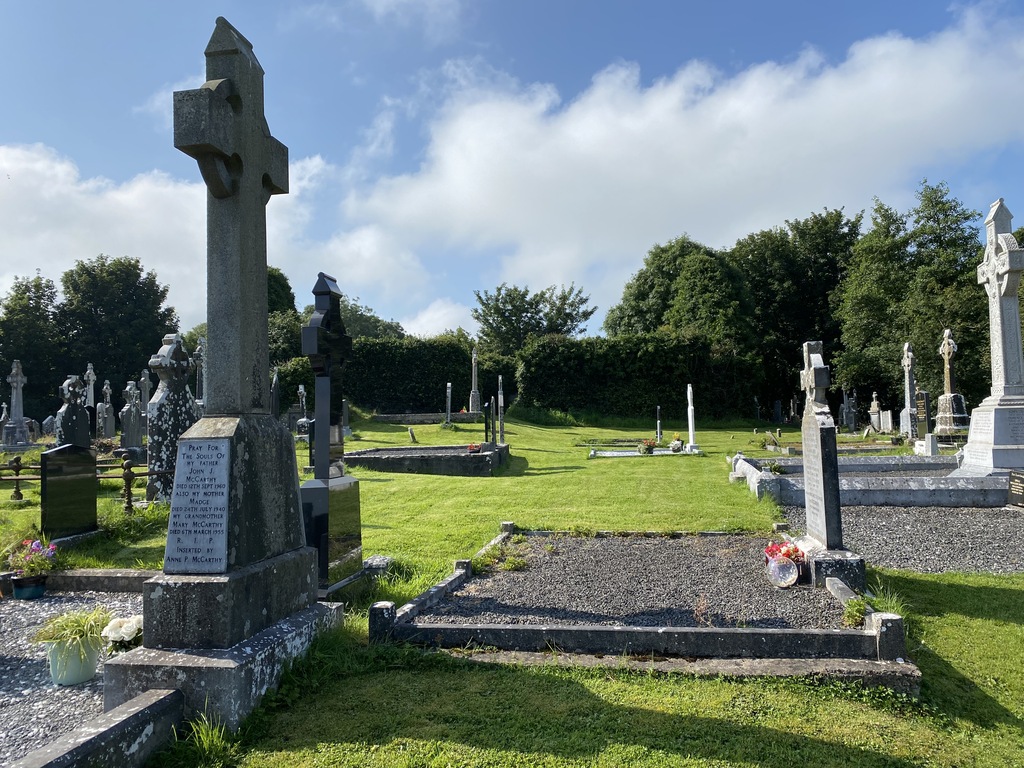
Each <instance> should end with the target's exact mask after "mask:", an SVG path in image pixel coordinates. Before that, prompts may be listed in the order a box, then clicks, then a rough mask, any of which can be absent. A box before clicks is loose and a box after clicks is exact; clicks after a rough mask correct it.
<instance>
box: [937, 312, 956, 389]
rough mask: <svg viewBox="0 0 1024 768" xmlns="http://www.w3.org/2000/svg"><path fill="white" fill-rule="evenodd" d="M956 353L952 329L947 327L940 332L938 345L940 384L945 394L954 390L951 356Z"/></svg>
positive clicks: (954, 381) (954, 378) (954, 382)
mask: <svg viewBox="0 0 1024 768" xmlns="http://www.w3.org/2000/svg"><path fill="white" fill-rule="evenodd" d="M955 354H956V342H955V341H954V340H953V331H952V330H951V329H949V328H947V329H946V330H944V331H943V332H942V344H940V345H939V357H941V358H942V385H943V391H944V392H945V394H947V395H952V394H953V393H954V392H956V377H955V376H954V375H953V356H954V355H955Z"/></svg>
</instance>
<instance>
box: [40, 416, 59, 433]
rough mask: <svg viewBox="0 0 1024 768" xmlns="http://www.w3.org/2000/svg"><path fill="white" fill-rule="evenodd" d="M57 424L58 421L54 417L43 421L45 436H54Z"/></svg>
mask: <svg viewBox="0 0 1024 768" xmlns="http://www.w3.org/2000/svg"><path fill="white" fill-rule="evenodd" d="M56 423H57V419H56V418H54V417H53V416H47V417H46V418H45V419H43V434H44V435H52V434H53V430H54V427H55V425H56Z"/></svg>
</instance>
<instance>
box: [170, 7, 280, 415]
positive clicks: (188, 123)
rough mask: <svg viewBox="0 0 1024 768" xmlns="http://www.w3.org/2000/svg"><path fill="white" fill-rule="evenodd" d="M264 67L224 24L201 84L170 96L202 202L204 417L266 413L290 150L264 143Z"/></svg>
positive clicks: (177, 136) (178, 137)
mask: <svg viewBox="0 0 1024 768" xmlns="http://www.w3.org/2000/svg"><path fill="white" fill-rule="evenodd" d="M263 74H264V72H263V67H261V66H260V63H259V61H258V60H257V59H256V56H255V54H254V53H253V49H252V44H251V43H250V42H249V41H248V40H246V39H245V38H244V37H243V36H242V34H241V33H240V32H239V31H238V30H236V29H235V28H234V27H233V26H231V24H229V23H228V22H227V21H226V20H225V19H224V18H223V17H220V18H218V19H217V24H216V29H215V30H214V33H213V36H212V37H211V38H210V42H209V44H208V45H207V46H206V82H205V83H204V84H203V86H202V87H200V88H197V89H195V90H192V91H177V92H175V94H174V146H175V147H176V148H178V149H180V150H181V151H182V152H184V153H185V154H187V155H189V156H190V157H192V158H195V160H196V162H197V163H198V164H199V171H200V173H201V174H202V176H203V180H204V181H205V182H206V188H207V191H208V196H207V224H206V242H207V292H208V293H207V310H206V314H207V329H208V337H207V342H208V345H209V346H208V347H207V356H208V360H209V365H208V366H207V381H205V382H204V384H205V386H206V388H207V389H208V390H209V391H208V392H207V393H205V395H206V397H205V402H206V409H207V413H209V414H213V415H235V414H243V413H266V412H268V409H269V405H270V403H269V391H268V390H269V384H270V377H269V370H270V362H269V360H270V358H269V353H268V351H267V218H266V205H267V202H268V201H269V200H270V197H271V195H278V194H284V193H287V191H288V148H287V147H285V145H284V144H282V143H281V142H280V141H278V140H277V139H275V138H274V137H273V136H271V135H270V128H269V127H268V125H267V119H266V117H265V115H264V110H263Z"/></svg>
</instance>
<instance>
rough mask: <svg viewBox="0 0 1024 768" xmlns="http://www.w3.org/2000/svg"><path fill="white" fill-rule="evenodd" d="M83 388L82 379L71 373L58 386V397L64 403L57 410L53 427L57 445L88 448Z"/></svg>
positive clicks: (86, 416) (87, 419) (87, 414)
mask: <svg viewBox="0 0 1024 768" xmlns="http://www.w3.org/2000/svg"><path fill="white" fill-rule="evenodd" d="M83 389H84V387H83V386H82V380H81V379H80V378H78V376H76V375H75V374H73V373H71V374H68V377H67V378H66V379H65V380H64V383H63V384H61V386H60V397H61V400H63V401H64V405H62V406H61V407H60V410H59V411H57V422H56V425H55V427H54V434H55V435H56V437H57V445H76V446H78V447H79V448H88V447H89V445H90V438H89V412H88V411H87V410H85V405H84V404H83V401H84V393H83Z"/></svg>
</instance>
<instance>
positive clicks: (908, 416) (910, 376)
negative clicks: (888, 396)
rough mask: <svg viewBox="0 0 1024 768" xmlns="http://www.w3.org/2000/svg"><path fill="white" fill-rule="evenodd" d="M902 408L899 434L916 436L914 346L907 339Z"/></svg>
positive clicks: (904, 346)
mask: <svg viewBox="0 0 1024 768" xmlns="http://www.w3.org/2000/svg"><path fill="white" fill-rule="evenodd" d="M901 364H902V365H903V410H902V411H900V434H901V435H906V436H907V437H909V438H911V439H913V438H915V437H917V403H916V401H915V395H916V393H917V382H916V381H915V380H914V348H913V347H912V346H911V344H910V342H909V341H908V342H907V343H906V344H904V345H903V359H902V361H901Z"/></svg>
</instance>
